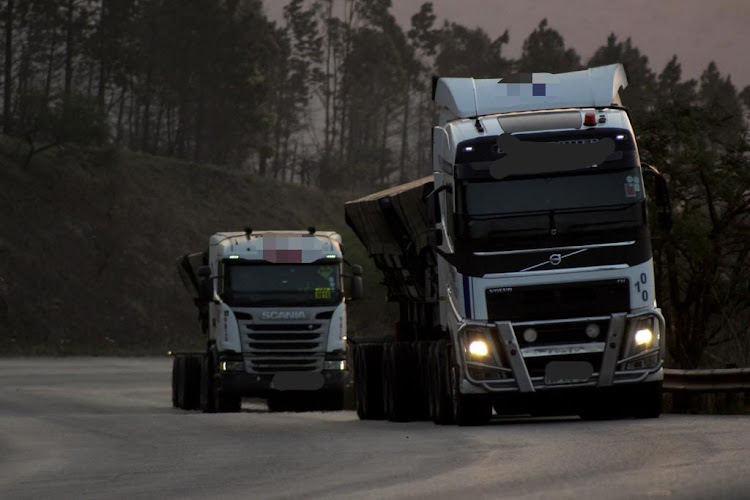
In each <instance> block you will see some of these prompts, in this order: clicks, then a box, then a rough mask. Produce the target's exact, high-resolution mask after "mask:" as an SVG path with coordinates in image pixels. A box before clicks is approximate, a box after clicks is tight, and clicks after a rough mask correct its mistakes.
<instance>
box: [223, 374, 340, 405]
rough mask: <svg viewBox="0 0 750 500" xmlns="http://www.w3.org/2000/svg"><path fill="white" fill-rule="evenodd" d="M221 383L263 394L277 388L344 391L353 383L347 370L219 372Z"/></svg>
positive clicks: (235, 389)
mask: <svg viewBox="0 0 750 500" xmlns="http://www.w3.org/2000/svg"><path fill="white" fill-rule="evenodd" d="M290 374H293V375H291V376H290ZM218 384H219V387H220V389H221V390H222V391H227V392H231V393H235V394H241V395H242V396H245V397H260V398H263V397H268V396H269V395H270V394H273V393H276V392H278V391H300V392H315V391H320V392H343V391H344V390H345V389H346V388H347V386H348V385H350V384H351V377H350V374H349V372H348V371H346V370H323V371H321V372H281V373H271V374H251V373H247V372H230V371H227V372H220V373H219V374H218Z"/></svg>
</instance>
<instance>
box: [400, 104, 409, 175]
mask: <svg viewBox="0 0 750 500" xmlns="http://www.w3.org/2000/svg"><path fill="white" fill-rule="evenodd" d="M408 150H409V89H407V90H406V99H405V100H404V121H403V122H402V123H401V158H400V159H399V162H398V169H399V182H400V183H401V184H403V183H404V182H406V177H407V176H406V153H407V151H408Z"/></svg>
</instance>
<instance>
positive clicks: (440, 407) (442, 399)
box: [430, 340, 454, 425]
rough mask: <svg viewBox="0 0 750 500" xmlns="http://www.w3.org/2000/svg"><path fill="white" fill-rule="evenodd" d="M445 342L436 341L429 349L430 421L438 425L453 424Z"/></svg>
mask: <svg viewBox="0 0 750 500" xmlns="http://www.w3.org/2000/svg"><path fill="white" fill-rule="evenodd" d="M446 350H447V346H446V342H445V340H438V341H437V342H435V343H434V344H433V346H432V348H431V356H430V361H431V363H430V364H431V367H432V368H431V370H430V371H431V376H430V387H431V392H432V397H431V400H432V409H431V411H430V413H431V414H432V421H433V422H434V423H436V424H438V425H450V424H452V423H454V419H453V410H452V406H451V399H450V391H449V390H448V374H447V372H448V359H447V358H448V356H447V353H446Z"/></svg>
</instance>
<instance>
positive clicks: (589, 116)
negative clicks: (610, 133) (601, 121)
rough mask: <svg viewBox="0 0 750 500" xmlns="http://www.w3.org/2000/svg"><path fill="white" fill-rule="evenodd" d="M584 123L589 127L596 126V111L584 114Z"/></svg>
mask: <svg viewBox="0 0 750 500" xmlns="http://www.w3.org/2000/svg"><path fill="white" fill-rule="evenodd" d="M583 124H584V125H586V126H587V127H594V126H596V113H586V114H585V115H584V116H583Z"/></svg>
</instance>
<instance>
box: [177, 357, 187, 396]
mask: <svg viewBox="0 0 750 500" xmlns="http://www.w3.org/2000/svg"><path fill="white" fill-rule="evenodd" d="M175 361H176V363H175V364H176V366H177V408H182V409H184V408H185V396H186V395H187V392H186V387H185V386H186V385H187V373H186V371H187V359H186V358H185V356H177V359H176V360H175Z"/></svg>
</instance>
